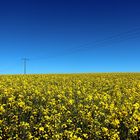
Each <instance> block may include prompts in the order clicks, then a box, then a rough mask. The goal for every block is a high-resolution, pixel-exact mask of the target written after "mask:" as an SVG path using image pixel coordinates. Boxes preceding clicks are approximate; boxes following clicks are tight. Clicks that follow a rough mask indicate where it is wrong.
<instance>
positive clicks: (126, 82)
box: [0, 73, 140, 140]
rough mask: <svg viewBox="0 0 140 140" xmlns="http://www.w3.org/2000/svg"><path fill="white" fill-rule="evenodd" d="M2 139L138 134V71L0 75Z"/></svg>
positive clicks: (121, 138)
mask: <svg viewBox="0 0 140 140" xmlns="http://www.w3.org/2000/svg"><path fill="white" fill-rule="evenodd" d="M0 139H1V140H14V139H15V140H22V139H23V140H40V139H41V140H102V139H106V140H131V139H134V140H138V139H140V74H139V73H112V74H108V73H106V74H64V75H55V74H54V75H1V76H0Z"/></svg>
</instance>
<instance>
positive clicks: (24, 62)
mask: <svg viewBox="0 0 140 140" xmlns="http://www.w3.org/2000/svg"><path fill="white" fill-rule="evenodd" d="M22 60H23V70H24V74H26V72H27V66H26V64H27V61H28V60H29V59H28V58H23V59H22Z"/></svg>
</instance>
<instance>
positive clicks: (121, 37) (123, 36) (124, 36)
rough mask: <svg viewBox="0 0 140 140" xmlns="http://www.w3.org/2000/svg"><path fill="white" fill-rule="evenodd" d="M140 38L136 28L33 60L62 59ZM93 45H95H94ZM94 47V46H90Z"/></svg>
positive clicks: (139, 28)
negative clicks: (114, 42) (114, 43)
mask: <svg viewBox="0 0 140 140" xmlns="http://www.w3.org/2000/svg"><path fill="white" fill-rule="evenodd" d="M139 37H140V27H136V28H134V29H132V30H129V31H125V32H121V33H118V34H116V35H112V36H110V37H107V38H104V39H102V40H97V41H94V42H93V43H92V42H90V43H85V44H83V45H79V46H78V47H73V48H70V49H68V50H67V52H62V53H63V54H60V53H59V54H58V55H52V56H49V57H44V58H33V59H32V60H45V59H49V58H56V57H60V56H66V55H69V54H73V53H76V52H79V51H83V50H85V49H90V48H91V47H93V46H94V48H95V47H96V48H99V47H102V48H103V47H105V46H101V45H104V44H108V45H111V44H112V43H111V41H117V42H116V43H119V42H122V41H126V40H130V39H134V38H139ZM92 44H93V45H92ZM90 45H92V46H90Z"/></svg>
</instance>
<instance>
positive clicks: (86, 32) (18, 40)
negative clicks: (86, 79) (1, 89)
mask: <svg viewBox="0 0 140 140" xmlns="http://www.w3.org/2000/svg"><path fill="white" fill-rule="evenodd" d="M24 57H27V58H29V59H30V60H29V61H28V62H27V71H28V73H79V72H140V1H139V0H1V1H0V74H4V73H9V74H11V73H22V72H23V62H22V61H21V59H22V58H24Z"/></svg>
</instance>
